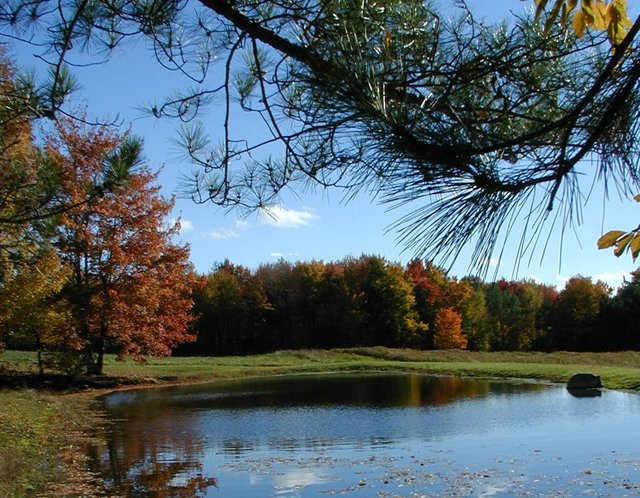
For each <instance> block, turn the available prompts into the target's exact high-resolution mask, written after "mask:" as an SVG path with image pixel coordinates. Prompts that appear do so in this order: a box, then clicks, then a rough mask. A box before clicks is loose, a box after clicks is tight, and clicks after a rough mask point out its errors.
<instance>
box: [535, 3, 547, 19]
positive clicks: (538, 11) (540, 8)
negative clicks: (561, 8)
mask: <svg viewBox="0 0 640 498" xmlns="http://www.w3.org/2000/svg"><path fill="white" fill-rule="evenodd" d="M547 1H548V0H536V4H537V8H536V19H539V18H540V15H541V14H542V13H543V12H544V9H545V7H546V6H547Z"/></svg>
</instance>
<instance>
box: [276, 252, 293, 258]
mask: <svg viewBox="0 0 640 498" xmlns="http://www.w3.org/2000/svg"><path fill="white" fill-rule="evenodd" d="M299 255H300V254H299V253H297V252H287V253H284V252H272V253H271V254H270V256H271V257H272V258H284V257H287V258H295V257H296V256H299Z"/></svg>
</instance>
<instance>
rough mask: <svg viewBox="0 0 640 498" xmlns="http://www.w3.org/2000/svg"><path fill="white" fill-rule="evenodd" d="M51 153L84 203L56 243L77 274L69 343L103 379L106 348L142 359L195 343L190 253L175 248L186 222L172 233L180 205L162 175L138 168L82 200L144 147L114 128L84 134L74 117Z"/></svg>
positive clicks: (67, 187)
mask: <svg viewBox="0 0 640 498" xmlns="http://www.w3.org/2000/svg"><path fill="white" fill-rule="evenodd" d="M48 149H49V154H50V156H51V157H52V160H53V161H55V164H56V165H57V166H58V169H59V175H60V182H61V190H62V193H63V195H64V196H65V198H66V200H67V202H68V203H69V204H71V205H74V204H79V205H78V207H76V208H74V209H72V210H69V211H67V212H65V213H63V214H62V215H61V217H60V223H59V225H58V226H57V227H56V235H55V238H54V245H55V247H56V249H57V251H58V252H59V254H60V257H61V258H62V260H63V261H64V262H65V263H66V264H67V265H69V267H70V268H72V272H73V273H72V277H71V279H70V281H69V283H68V284H67V286H66V288H65V291H64V295H65V299H66V300H67V302H68V303H69V306H70V307H71V310H72V315H73V321H72V325H71V327H70V330H67V331H66V332H65V334H64V335H63V336H61V337H60V340H61V346H62V347H63V348H64V349H65V350H77V351H78V352H79V354H80V357H81V358H82V360H83V361H84V363H85V364H86V367H87V369H88V370H89V371H90V372H93V373H101V371H102V365H103V357H104V354H105V352H106V351H113V352H117V353H119V354H120V355H123V356H124V355H126V356H132V357H134V358H137V359H142V358H143V355H144V354H151V355H168V354H170V352H171V349H172V348H173V347H175V346H176V345H177V344H180V343H181V342H185V341H189V340H192V339H193V337H192V336H190V335H189V334H188V333H187V330H186V329H187V325H188V323H189V321H190V317H191V315H190V312H189V310H190V308H191V304H192V301H191V287H192V280H191V278H192V277H191V266H190V263H189V262H188V254H189V251H188V248H187V247H182V246H178V245H176V244H174V243H173V242H172V237H173V236H174V235H175V234H176V233H177V230H178V229H179V225H178V224H174V225H171V226H169V227H167V226H166V217H167V216H168V214H169V212H170V210H171V208H172V207H173V202H172V201H167V200H165V199H164V198H162V197H161V196H160V194H159V190H160V187H158V186H155V185H154V184H153V182H154V181H155V180H156V175H154V174H152V173H150V172H149V171H148V170H147V169H145V168H136V169H135V170H134V171H130V173H129V179H128V181H127V183H126V184H123V185H119V186H118V187H117V188H115V189H114V191H113V192H111V193H105V194H104V195H102V196H101V197H100V198H99V199H97V200H96V201H95V202H93V203H91V204H82V203H78V200H80V199H84V198H85V197H86V196H87V193H88V192H89V191H90V189H92V188H93V186H94V185H95V183H96V178H99V177H102V176H104V175H105V174H108V172H109V170H110V165H111V164H113V162H117V161H119V158H120V157H122V156H128V159H127V161H128V162H133V164H136V163H137V162H138V161H137V160H136V158H137V154H138V153H139V151H140V150H141V148H140V146H135V145H134V144H132V142H131V141H127V140H124V139H123V138H122V137H119V136H117V135H115V134H114V133H113V132H111V131H110V130H109V129H107V128H105V127H102V128H97V129H90V130H85V129H84V127H83V126H82V125H80V124H79V123H76V122H73V121H71V120H65V121H60V122H59V124H58V129H57V134H56V136H54V137H51V138H50V139H49V142H48ZM105 158H107V163H106V164H105V162H104V160H105Z"/></svg>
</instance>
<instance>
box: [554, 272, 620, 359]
mask: <svg viewBox="0 0 640 498" xmlns="http://www.w3.org/2000/svg"><path fill="white" fill-rule="evenodd" d="M610 292H611V289H610V288H609V287H608V286H607V285H606V284H604V283H603V282H595V283H594V282H593V281H592V280H591V278H589V277H581V276H576V277H572V278H570V279H569V281H568V282H567V283H566V285H565V287H564V289H563V290H562V291H561V292H560V294H559V295H558V297H557V299H556V300H555V302H554V305H553V308H552V309H551V311H550V330H549V342H550V345H551V348H552V349H553V350H560V349H562V350H567V351H598V350H600V349H602V348H603V347H606V341H607V335H608V332H606V331H605V330H606V329H604V328H603V327H602V325H603V324H602V323H601V322H600V317H601V311H602V309H603V307H604V306H605V305H606V304H607V302H608V300H609V294H610Z"/></svg>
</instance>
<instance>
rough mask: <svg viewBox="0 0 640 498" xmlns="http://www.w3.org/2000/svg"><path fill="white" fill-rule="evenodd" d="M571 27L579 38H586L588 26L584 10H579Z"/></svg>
mask: <svg viewBox="0 0 640 498" xmlns="http://www.w3.org/2000/svg"><path fill="white" fill-rule="evenodd" d="M571 26H572V27H573V31H575V33H576V36H577V37H578V38H582V37H583V36H584V30H585V28H586V26H587V24H586V22H585V20H584V14H583V12H582V10H579V11H578V12H576V14H575V15H574V16H573V22H572V23H571Z"/></svg>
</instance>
